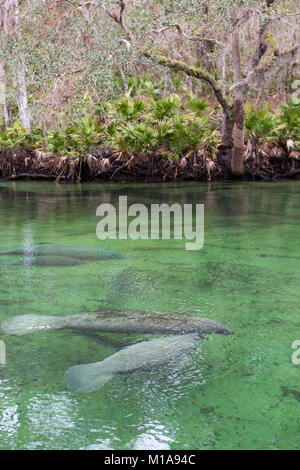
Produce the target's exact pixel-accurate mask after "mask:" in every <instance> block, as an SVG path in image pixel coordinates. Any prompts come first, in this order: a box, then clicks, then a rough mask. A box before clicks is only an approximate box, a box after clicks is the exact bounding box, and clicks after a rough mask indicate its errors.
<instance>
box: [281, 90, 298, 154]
mask: <svg viewBox="0 0 300 470" xmlns="http://www.w3.org/2000/svg"><path fill="white" fill-rule="evenodd" d="M279 137H280V138H281V139H282V140H283V139H284V140H287V139H292V140H293V141H294V143H295V146H296V148H299V147H300V103H298V100H296V99H293V97H291V98H290V100H289V102H288V103H284V104H282V106H281V119H280V126H279Z"/></svg>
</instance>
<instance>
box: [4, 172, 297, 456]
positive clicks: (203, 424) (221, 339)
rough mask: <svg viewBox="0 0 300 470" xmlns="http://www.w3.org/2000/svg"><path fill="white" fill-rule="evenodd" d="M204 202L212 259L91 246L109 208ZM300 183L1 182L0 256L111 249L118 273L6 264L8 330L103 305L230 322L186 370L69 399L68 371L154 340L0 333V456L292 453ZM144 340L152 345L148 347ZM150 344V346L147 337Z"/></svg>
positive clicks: (124, 378) (159, 246)
mask: <svg viewBox="0 0 300 470" xmlns="http://www.w3.org/2000/svg"><path fill="white" fill-rule="evenodd" d="M120 195H127V196H128V203H129V204H132V203H144V204H147V205H148V204H150V203H163V202H165V203H170V204H171V203H174V202H179V203H181V204H187V203H204V204H205V245H204V248H203V249H202V250H200V251H186V250H185V249H184V244H185V241H184V240H153V241H151V240H137V241H127V240H106V241H100V240H98V239H97V237H96V233H95V230H96V224H97V222H98V221H99V218H97V217H96V208H97V206H98V205H99V204H101V203H103V202H110V203H117V202H118V197H119V196H120ZM299 202H300V183H299V182H296V181H295V182H292V181H287V182H277V183H273V184H269V183H261V182H259V183H250V182H247V183H215V184H211V185H207V184H201V183H182V184H168V185H162V184H152V185H142V184H138V185H127V184H126V185H125V184H123V185H122V184H95V185H94V184H88V185H81V186H75V185H60V186H58V185H55V184H52V183H49V184H48V183H29V182H18V183H2V184H0V226H1V231H0V246H22V245H25V246H28V245H30V244H32V243H51V244H58V243H59V244H75V245H76V244H78V245H84V246H96V247H101V248H107V249H110V250H114V251H116V252H118V253H120V254H121V255H122V256H123V259H114V260H101V261H96V262H87V263H84V264H75V265H74V266H72V265H71V266H49V267H45V266H38V265H36V266H32V265H30V264H26V263H25V262H22V263H19V264H15V261H16V260H15V259H13V258H11V257H10V258H5V257H2V259H1V263H2V264H1V265H0V269H1V271H0V322H2V321H4V320H7V319H8V318H10V317H11V316H14V315H21V314H26V313H36V314H44V315H58V316H61V315H69V314H75V313H81V312H83V313H84V312H89V311H93V310H96V309H98V308H101V307H105V308H112V309H126V310H128V309H144V310H172V311H175V312H182V313H183V312H186V313H189V314H193V315H199V316H203V317H208V318H211V319H215V320H218V321H221V322H222V323H225V324H226V325H227V326H228V327H229V328H232V329H233V330H234V331H235V334H234V335H233V336H226V337H225V336H221V335H210V336H209V338H208V339H205V340H203V341H201V342H199V345H198V347H197V349H196V350H195V352H194V353H193V354H192V358H191V361H190V362H188V363H187V364H183V365H182V367H180V364H177V366H176V367H175V366H174V365H169V366H168V365H165V366H161V367H157V368H152V369H151V370H146V369H145V370H137V371H134V372H127V373H124V374H120V375H118V376H116V377H114V379H113V380H111V381H110V382H108V383H107V384H106V385H105V386H104V387H102V388H101V389H100V390H99V391H96V392H91V393H85V394H78V393H74V392H71V391H69V390H68V389H67V388H66V386H65V383H64V372H65V371H66V370H67V369H68V368H69V367H71V366H73V365H76V364H85V363H89V362H95V361H101V360H102V359H104V358H105V357H107V356H109V355H111V354H113V353H114V352H116V351H118V350H120V349H121V348H122V347H124V346H127V345H130V344H133V343H135V342H137V341H140V340H142V339H145V337H144V336H136V335H128V334H104V333H82V332H78V331H66V330H65V331H63V330H60V331H44V332H40V333H36V334H33V335H27V336H19V337H17V336H10V335H5V334H4V333H3V332H1V333H0V339H1V340H2V341H5V344H6V350H7V358H6V365H0V448H1V449H176V450H178V449H297V448H299V447H300V446H299V426H300V413H299V408H300V403H299V402H300V366H297V365H293V363H292V360H291V355H292V353H293V349H292V348H291V345H292V343H293V342H294V341H295V340H300V318H299V307H300V284H299V281H300V249H299V238H300V225H299V220H300V204H299ZM147 338H148V336H147ZM149 338H152V337H151V336H150V337H149Z"/></svg>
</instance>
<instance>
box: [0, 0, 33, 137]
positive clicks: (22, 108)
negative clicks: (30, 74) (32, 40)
mask: <svg viewBox="0 0 300 470" xmlns="http://www.w3.org/2000/svg"><path fill="white" fill-rule="evenodd" d="M3 6H4V20H3V31H4V34H6V35H9V34H10V35H12V36H13V38H14V39H15V40H16V42H17V44H18V45H19V46H20V44H21V42H22V35H21V31H20V29H19V3H18V0H5V2H4V5H3ZM25 70H26V66H25V59H24V56H23V53H22V51H20V52H19V56H18V65H17V66H16V70H15V71H14V72H15V80H14V82H15V87H16V90H17V102H18V109H19V115H20V119H21V123H22V126H23V127H24V129H26V130H27V131H30V128H31V116H30V110H29V106H28V97H27V86H26V72H25Z"/></svg>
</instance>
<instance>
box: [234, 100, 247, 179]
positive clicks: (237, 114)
mask: <svg viewBox="0 0 300 470" xmlns="http://www.w3.org/2000/svg"><path fill="white" fill-rule="evenodd" d="M233 116H234V129H233V153H232V160H231V170H232V173H233V174H234V175H236V176H241V175H243V174H244V172H245V168H244V151H245V110H244V103H243V101H242V100H240V99H235V101H234V107H233Z"/></svg>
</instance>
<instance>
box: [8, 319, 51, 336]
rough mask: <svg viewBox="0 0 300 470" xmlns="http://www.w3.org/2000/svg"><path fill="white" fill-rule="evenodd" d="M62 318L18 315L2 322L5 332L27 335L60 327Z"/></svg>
mask: <svg viewBox="0 0 300 470" xmlns="http://www.w3.org/2000/svg"><path fill="white" fill-rule="evenodd" d="M59 320H60V319H59V318H57V317H54V316H46V315H34V314H29V315H17V316H15V317H12V318H9V319H8V320H6V321H5V322H3V323H2V325H1V327H2V330H3V331H4V332H5V333H8V334H10V335H27V334H30V333H35V332H36V331H42V330H50V329H51V330H52V329H55V328H60V321H59Z"/></svg>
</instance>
